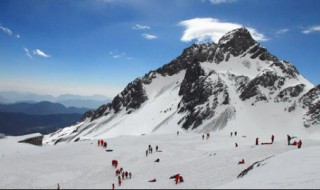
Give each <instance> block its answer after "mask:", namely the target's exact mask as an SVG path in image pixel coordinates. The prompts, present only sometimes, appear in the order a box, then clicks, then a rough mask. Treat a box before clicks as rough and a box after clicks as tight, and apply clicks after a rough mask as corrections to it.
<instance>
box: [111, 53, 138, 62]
mask: <svg viewBox="0 0 320 190" xmlns="http://www.w3.org/2000/svg"><path fill="white" fill-rule="evenodd" d="M109 55H110V56H111V57H112V58H113V59H121V58H125V59H127V60H131V59H133V57H129V56H127V54H126V53H125V52H122V53H118V52H117V51H110V52H109Z"/></svg>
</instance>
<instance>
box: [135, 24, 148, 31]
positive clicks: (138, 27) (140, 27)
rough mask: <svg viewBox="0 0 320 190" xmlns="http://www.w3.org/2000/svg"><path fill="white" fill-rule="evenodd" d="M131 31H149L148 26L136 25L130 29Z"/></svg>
mask: <svg viewBox="0 0 320 190" xmlns="http://www.w3.org/2000/svg"><path fill="white" fill-rule="evenodd" d="M132 29H133V30H149V29H150V26H146V25H140V24H136V25H134V26H133V27H132Z"/></svg>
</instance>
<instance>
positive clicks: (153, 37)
mask: <svg viewBox="0 0 320 190" xmlns="http://www.w3.org/2000/svg"><path fill="white" fill-rule="evenodd" d="M142 36H143V37H144V38H145V39H147V40H154V39H157V38H158V36H155V35H152V34H142Z"/></svg>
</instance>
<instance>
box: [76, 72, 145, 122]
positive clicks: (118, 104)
mask: <svg viewBox="0 0 320 190" xmlns="http://www.w3.org/2000/svg"><path fill="white" fill-rule="evenodd" d="M145 80H146V79H145ZM142 84H143V83H142V79H141V78H137V79H136V80H134V81H133V82H131V83H129V84H128V85H127V86H126V88H125V89H124V90H123V91H122V92H121V93H120V94H118V95H117V96H116V97H115V98H114V99H113V101H112V102H111V103H109V104H106V105H102V106H100V107H99V108H98V109H97V110H95V111H94V112H87V113H86V114H85V115H84V116H83V119H82V120H85V118H87V117H91V121H93V120H95V119H97V118H99V117H101V116H103V115H108V114H109V113H111V111H114V113H118V112H119V111H121V110H122V109H125V110H126V111H128V113H131V109H138V108H139V107H140V106H141V104H142V103H143V102H145V101H146V100H147V99H148V97H147V95H146V93H145V91H144V89H143V86H142Z"/></svg>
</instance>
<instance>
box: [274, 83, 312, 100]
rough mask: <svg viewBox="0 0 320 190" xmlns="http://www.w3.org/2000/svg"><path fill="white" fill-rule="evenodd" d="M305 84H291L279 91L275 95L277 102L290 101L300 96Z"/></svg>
mask: <svg viewBox="0 0 320 190" xmlns="http://www.w3.org/2000/svg"><path fill="white" fill-rule="evenodd" d="M305 87H306V85H305V84H298V85H296V86H290V87H288V88H285V89H283V90H281V91H280V92H279V94H278V95H277V96H276V97H275V99H274V100H275V102H290V101H291V100H292V98H293V97H298V96H299V95H300V94H301V92H303V90H304V88H305Z"/></svg>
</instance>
